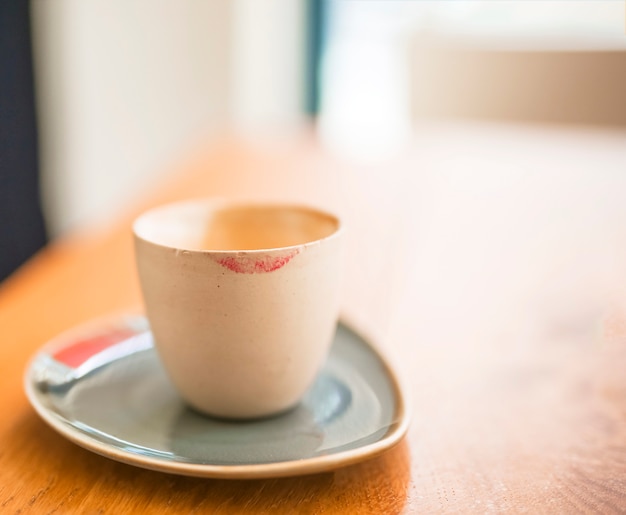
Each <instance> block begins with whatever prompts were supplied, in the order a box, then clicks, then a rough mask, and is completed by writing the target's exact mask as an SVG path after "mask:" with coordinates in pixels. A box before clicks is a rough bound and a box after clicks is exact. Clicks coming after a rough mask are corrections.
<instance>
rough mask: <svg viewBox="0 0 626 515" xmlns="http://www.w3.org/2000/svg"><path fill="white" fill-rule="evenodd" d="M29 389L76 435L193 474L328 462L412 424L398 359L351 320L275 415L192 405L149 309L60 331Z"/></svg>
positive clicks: (273, 471) (133, 458)
mask: <svg viewBox="0 0 626 515" xmlns="http://www.w3.org/2000/svg"><path fill="white" fill-rule="evenodd" d="M25 389H26V394H27V396H28V399H29V401H30V403H31V404H32V406H33V407H34V408H35V410H36V411H37V413H38V414H39V415H40V416H41V418H42V419H43V420H44V421H45V422H47V423H48V424H49V425H50V426H51V427H52V428H54V429H55V430H56V431H58V432H59V433H60V434H61V435H63V436H64V437H66V438H68V439H69V440H71V441H73V442H74V443H76V444H78V445H80V446H82V447H84V448H86V449H89V450H90V451H93V452H95V453H98V454H101V455H103V456H106V457H108V458H111V459H114V460H117V461H121V462H124V463H128V464H131V465H135V466H138V467H143V468H148V469H153V470H158V471H162V472H168V473H174V474H182V475H189V476H200V477H211V478H262V477H282V476H293V475H300V474H310V473H315V472H324V471H329V470H332V469H335V468H337V467H341V466H345V465H348V464H352V463H356V462H358V461H361V460H364V459H366V458H370V457H372V456H374V455H376V454H378V453H380V452H382V451H384V450H385V449H388V448H390V447H391V446H393V445H394V444H396V443H397V442H398V441H399V440H400V439H401V438H402V436H403V435H404V433H405V432H406V429H407V426H408V415H407V410H406V409H405V406H404V400H403V396H402V391H401V388H400V386H399V382H398V380H397V378H396V376H395V374H394V372H393V370H392V369H391V368H390V366H389V365H388V364H387V362H386V361H385V360H384V358H383V357H382V356H381V355H380V354H379V352H378V351H377V350H376V349H375V348H374V347H373V346H372V345H370V344H369V343H368V341H367V340H366V339H365V338H363V337H362V336H361V335H360V334H359V333H357V332H356V331H354V330H353V329H351V328H350V327H349V326H348V325H346V324H345V323H344V322H343V321H342V322H340V323H339V324H338V326H337V331H336V335H335V340H334V342H333V345H332V348H331V351H330V354H329V356H328V359H327V361H326V364H325V366H324V368H323V369H322V371H321V372H320V374H319V375H318V377H317V379H316V381H315V383H314V384H313V386H312V387H311V388H310V389H309V391H308V392H307V394H306V395H305V396H304V398H303V399H302V401H301V402H300V404H299V405H298V406H296V407H295V408H294V409H292V410H291V411H289V412H287V413H284V414H282V415H279V416H275V417H272V418H267V419H260V420H255V421H246V422H238V421H228V420H220V419H213V418H210V417H207V416H204V415H201V414H199V413H197V412H195V411H193V410H192V409H190V408H188V407H187V406H186V405H185V404H184V403H183V401H181V400H180V398H179V397H178V395H177V393H176V392H175V390H174V389H173V387H172V386H171V384H170V382H169V380H168V378H167V377H166V375H165V372H164V370H163V368H162V367H161V364H160V362H159V359H158V357H157V354H156V351H155V350H154V347H153V345H152V336H151V333H150V330H149V326H148V323H147V321H146V319H145V318H143V317H140V316H132V317H119V318H115V319H109V320H106V321H97V322H94V323H92V324H89V325H88V326H82V327H79V328H77V329H75V330H73V331H71V332H68V333H65V334H64V335H61V336H60V337H58V338H56V339H55V340H53V341H52V342H50V343H49V344H47V345H46V346H44V347H43V348H42V350H41V351H40V352H39V353H38V354H37V355H36V356H35V357H34V358H33V360H32V361H31V362H30V364H29V365H28V368H27V370H26V376H25Z"/></svg>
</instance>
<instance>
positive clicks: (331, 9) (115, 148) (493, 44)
mask: <svg viewBox="0 0 626 515" xmlns="http://www.w3.org/2000/svg"><path fill="white" fill-rule="evenodd" d="M625 5H626V3H625V2H624V1H622V0H588V1H568V0H559V1H541V0H535V1H528V0H521V1H513V0H511V1H506V2H494V1H478V0H476V1H473V0H459V1H448V2H439V1H420V0H414V1H391V0H380V1H376V0H369V1H345V0H176V1H174V0H32V1H31V2H28V1H17V0H7V1H4V2H2V4H1V6H0V135H1V138H0V219H1V221H2V224H1V226H0V280H1V279H2V278H5V277H7V276H8V275H9V274H10V273H11V272H12V271H14V270H15V269H16V268H17V267H18V266H19V265H20V264H21V263H22V262H23V261H24V260H26V259H27V258H28V257H29V256H30V255H32V254H33V253H34V252H36V251H37V249H39V248H41V246H43V245H44V244H45V243H46V242H47V241H49V240H51V239H55V238H59V237H62V236H63V235H66V234H68V233H71V232H73V231H80V230H85V228H88V227H91V226H93V225H94V224H99V223H103V222H105V221H106V220H107V219H109V218H110V217H111V216H113V214H114V213H115V212H116V211H118V210H120V209H122V208H123V206H124V205H125V204H127V203H128V202H130V200H131V199H132V198H133V197H134V196H136V195H137V194H138V192H140V191H141V190H142V189H144V188H146V187H148V186H149V185H150V184H152V183H154V182H157V181H158V180H159V178H160V176H161V175H162V174H164V173H165V171H166V170H168V169H169V167H168V165H169V164H170V163H172V162H175V161H176V159H178V158H180V156H181V155H184V153H185V151H186V150H188V149H189V148H191V147H192V146H193V145H194V144H195V143H196V142H198V141H201V140H206V139H207V138H211V137H213V136H217V135H219V134H221V133H223V132H224V131H237V132H245V133H247V134H260V133H261V132H262V133H264V134H266V133H268V132H272V131H275V132H277V133H279V132H281V131H291V130H297V129H298V128H300V127H302V125H303V124H308V125H312V126H314V127H315V130H316V131H317V133H318V134H319V138H320V141H321V142H322V143H323V145H325V146H326V147H327V149H328V150H329V151H330V152H334V153H336V154H338V155H340V156H341V157H342V158H343V159H347V160H353V161H354V162H355V163H365V164H367V163H380V162H385V161H386V160H389V159H393V157H394V156H396V155H398V154H400V153H402V152H404V151H406V149H407V147H409V146H410V145H411V141H412V134H413V133H414V131H415V128H416V127H418V126H420V124H422V123H423V122H424V120H430V121H432V120H491V121H514V122H522V123H530V124H534V123H538V122H539V123H543V124H558V125H564V124H566V125H576V126H580V125H583V126H594V127H598V126H599V127H613V128H615V127H622V128H623V127H625V126H626V102H625V101H624V92H625V91H626V36H625V28H626V13H625Z"/></svg>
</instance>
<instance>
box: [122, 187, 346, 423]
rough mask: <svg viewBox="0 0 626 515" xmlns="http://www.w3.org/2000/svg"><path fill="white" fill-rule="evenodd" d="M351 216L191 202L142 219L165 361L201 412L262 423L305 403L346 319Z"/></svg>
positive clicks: (140, 252) (137, 237)
mask: <svg viewBox="0 0 626 515" xmlns="http://www.w3.org/2000/svg"><path fill="white" fill-rule="evenodd" d="M342 232H343V230H342V226H341V222H340V220H339V218H338V217H337V216H335V215H333V214H330V213H327V212H325V211H322V210H320V209H315V208H312V207H307V206H300V205H290V204H280V203H265V204H261V203H233V202H226V201H216V200H211V199H207V200H189V201H184V202H178V203H174V204H169V205H165V206H161V207H157V208H155V209H152V210H150V211H147V212H146V213H144V214H142V215H141V216H139V217H138V218H137V219H136V220H135V222H134V224H133V233H134V241H135V254H136V260H137V268H138V273H139V279H140V284H141V289H142V293H143V297H144V303H145V308H146V314H147V317H148V320H149V322H150V328H151V331H152V334H153V337H154V342H155V347H156V350H157V354H158V356H159V358H160V360H161V362H162V364H163V366H164V369H165V371H166V373H167V375H168V376H169V378H170V380H171V382H172V384H173V386H174V387H175V389H176V390H177V391H178V393H179V394H180V396H181V397H182V398H183V400H184V401H186V402H187V404H188V405H190V406H191V407H192V408H194V409H196V410H198V411H200V412H202V413H205V414H208V415H213V416H217V417H225V418H258V417H265V416H269V415H274V414H277V413H280V412H283V411H286V410H288V409H290V408H291V407H294V406H295V405H297V403H298V401H299V400H300V398H301V397H302V396H303V395H304V393H305V392H306V390H307V389H308V388H309V387H310V386H311V384H312V383H313V381H314V379H315V377H316V375H317V373H318V372H319V370H320V368H321V367H322V365H323V363H324V360H325V358H326V356H327V353H328V350H329V348H330V345H331V343H332V340H333V336H334V332H335V328H336V324H337V319H338V313H339V283H340V275H341V240H342V238H341V235H342Z"/></svg>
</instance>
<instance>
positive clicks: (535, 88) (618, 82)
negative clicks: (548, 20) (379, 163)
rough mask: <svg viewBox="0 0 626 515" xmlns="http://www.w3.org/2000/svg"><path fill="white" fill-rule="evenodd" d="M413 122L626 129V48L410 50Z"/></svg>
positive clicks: (452, 44) (419, 46) (466, 45)
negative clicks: (438, 120)
mask: <svg viewBox="0 0 626 515" xmlns="http://www.w3.org/2000/svg"><path fill="white" fill-rule="evenodd" d="M411 49H412V51H411V57H410V60H411V65H410V66H411V81H412V95H411V96H412V112H413V118H414V119H422V118H450V117H455V118H473V119H490V120H511V121H523V122H548V123H573V124H589V125H605V126H606V125H610V126H626V102H624V92H625V91H626V51H625V50H598V49H593V48H590V49H585V50H561V49H549V48H548V49H545V50H544V49H516V48H511V49H506V48H501V45H499V43H497V42H494V43H492V44H480V43H477V42H471V41H466V40H458V41H455V40H451V41H446V40H440V41H436V40H432V39H428V38H424V37H418V38H416V39H415V40H414V42H413V44H412V45H411Z"/></svg>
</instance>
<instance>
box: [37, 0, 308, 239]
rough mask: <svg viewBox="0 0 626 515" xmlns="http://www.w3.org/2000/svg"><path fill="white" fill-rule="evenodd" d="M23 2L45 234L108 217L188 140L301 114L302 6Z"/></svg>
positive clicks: (290, 0)
mask: <svg viewBox="0 0 626 515" xmlns="http://www.w3.org/2000/svg"><path fill="white" fill-rule="evenodd" d="M255 2H256V3H255ZM259 3H260V4H262V9H259V7H258V6H257V4H259ZM32 5H33V9H32V10H33V28H34V53H35V75H36V82H37V97H38V98H37V101H38V111H39V125H40V145H41V172H42V197H43V203H44V211H45V215H46V218H47V222H48V226H49V229H50V232H51V234H52V236H57V235H60V234H63V233H65V232H67V231H69V230H72V229H76V228H80V227H81V226H85V225H87V224H91V223H97V222H102V221H106V220H107V219H109V218H110V217H111V216H113V215H114V213H115V212H116V211H117V210H119V209H122V208H123V206H124V205H125V204H126V203H127V202H129V200H130V199H132V198H133V197H134V196H136V195H137V194H138V193H140V192H141V190H142V189H145V188H149V187H150V184H151V183H152V182H154V181H157V180H158V179H159V175H160V173H161V172H163V171H164V170H166V169H167V167H168V163H170V162H171V161H172V160H175V159H177V158H179V156H180V155H181V153H183V152H184V151H185V150H186V149H187V148H188V147H189V146H190V145H193V143H194V141H195V139H196V138H200V137H204V136H206V135H207V134H211V133H212V132H213V131H218V130H221V129H222V128H223V127H225V126H227V125H234V126H239V125H241V126H245V127H249V126H251V125H254V124H257V125H261V126H266V125H268V124H270V125H271V124H283V123H288V122H290V121H291V122H293V121H294V120H295V119H297V118H298V117H300V116H301V104H302V98H301V97H302V95H303V91H302V90H303V88H302V84H301V82H299V79H300V78H301V74H300V73H299V72H300V66H301V64H302V63H301V61H302V59H303V57H304V51H303V50H302V44H303V38H304V32H303V23H302V21H303V20H302V16H303V7H302V6H303V5H304V4H303V0H53V1H48V0H33V3H32ZM251 25H252V29H254V30H252V29H251ZM267 34H271V38H269V39H268V38H267V37H266V35H267ZM263 62H265V63H271V65H270V66H267V67H259V63H263Z"/></svg>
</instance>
